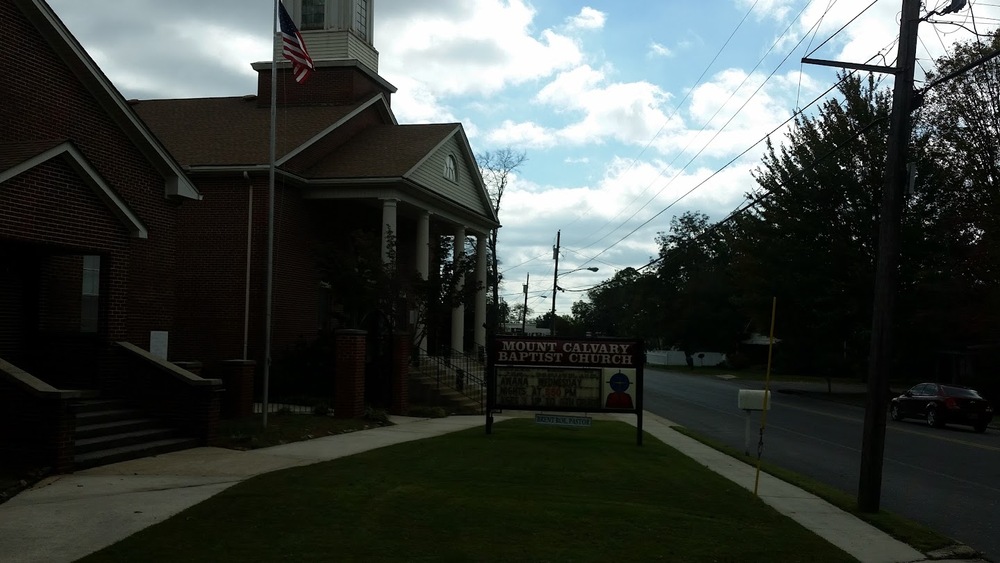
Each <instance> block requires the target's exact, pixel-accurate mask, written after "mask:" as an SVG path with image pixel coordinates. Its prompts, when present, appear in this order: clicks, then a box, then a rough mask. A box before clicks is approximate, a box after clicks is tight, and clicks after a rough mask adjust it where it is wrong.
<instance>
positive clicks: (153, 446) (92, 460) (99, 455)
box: [73, 438, 198, 470]
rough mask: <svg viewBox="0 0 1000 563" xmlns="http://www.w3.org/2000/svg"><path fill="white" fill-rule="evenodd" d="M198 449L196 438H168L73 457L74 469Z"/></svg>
mask: <svg viewBox="0 0 1000 563" xmlns="http://www.w3.org/2000/svg"><path fill="white" fill-rule="evenodd" d="M195 447H198V441H197V440H195V439H194V438H166V439H163V440H156V441H153V442H143V443H141V444H132V445H128V446H120V447H117V448H110V449H104V450H96V451H92V452H87V453H82V454H77V455H75V456H74V457H73V467H74V469H76V470H80V469H87V468H89V467H97V466H99V465H108V464H111V463H118V462H120V461H128V460H130V459H138V458H142V457H150V456H154V455H159V454H165V453H168V452H175V451H179V450H186V449H189V448H195Z"/></svg>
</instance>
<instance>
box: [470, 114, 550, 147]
mask: <svg viewBox="0 0 1000 563" xmlns="http://www.w3.org/2000/svg"><path fill="white" fill-rule="evenodd" d="M486 139H487V140H488V141H490V142H491V143H493V144H494V145H497V146H514V147H525V148H535V149H539V148H548V147H551V146H553V145H554V144H555V142H556V139H555V136H554V134H553V132H552V131H551V130H549V129H547V128H545V127H543V126H541V125H539V124H537V123H533V122H530V121H525V122H520V123H515V122H513V121H511V120H509V119H505V120H504V121H503V123H502V124H501V125H500V127H498V128H496V129H494V130H493V131H490V132H489V133H488V134H487V135H486Z"/></svg>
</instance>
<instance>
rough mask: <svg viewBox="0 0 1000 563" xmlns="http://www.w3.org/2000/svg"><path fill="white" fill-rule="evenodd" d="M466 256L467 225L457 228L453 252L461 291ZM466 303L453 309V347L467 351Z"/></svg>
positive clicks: (463, 283) (456, 288)
mask: <svg viewBox="0 0 1000 563" xmlns="http://www.w3.org/2000/svg"><path fill="white" fill-rule="evenodd" d="M464 257H465V227H464V226H461V225H460V226H458V227H456V228H455V248H454V251H453V252H452V264H454V266H455V273H456V279H455V291H456V292H458V293H461V291H462V288H463V287H465V276H464V275H463V274H461V273H460V264H461V262H462V259H463V258H464ZM464 336H465V305H464V304H461V303H459V305H458V306H457V307H455V308H454V309H452V310H451V349H452V350H458V351H459V352H464V351H465V345H464V341H465V338H464Z"/></svg>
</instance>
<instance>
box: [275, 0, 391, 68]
mask: <svg viewBox="0 0 1000 563" xmlns="http://www.w3.org/2000/svg"><path fill="white" fill-rule="evenodd" d="M283 2H284V4H285V9H286V10H288V15H289V16H291V17H292V21H294V22H295V25H296V26H298V28H299V32H300V33H301V34H302V40H303V41H305V43H306V49H308V50H309V56H310V57H312V60H313V62H314V63H319V62H322V61H357V62H359V63H361V64H362V65H364V66H366V67H368V69H369V70H371V71H372V72H374V73H376V74H378V51H376V50H375V39H374V26H373V12H374V6H373V5H374V4H375V0H283ZM275 56H276V57H278V60H281V59H280V57H281V44H280V41H279V42H278V43H277V44H276V45H275Z"/></svg>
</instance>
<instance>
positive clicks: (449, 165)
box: [444, 154, 457, 182]
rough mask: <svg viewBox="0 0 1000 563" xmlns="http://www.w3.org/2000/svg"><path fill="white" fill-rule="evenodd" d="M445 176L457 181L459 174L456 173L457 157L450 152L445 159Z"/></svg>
mask: <svg viewBox="0 0 1000 563" xmlns="http://www.w3.org/2000/svg"><path fill="white" fill-rule="evenodd" d="M444 177H445V178H448V179H449V180H451V181H452V182H456V181H457V176H456V174H455V157H454V156H452V155H450V154H449V155H448V156H446V157H445V159H444Z"/></svg>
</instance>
